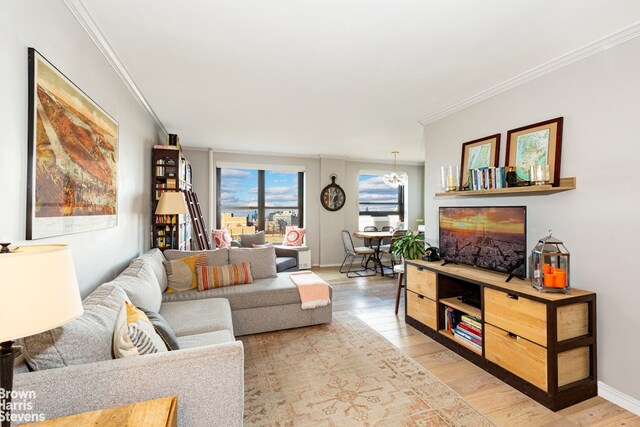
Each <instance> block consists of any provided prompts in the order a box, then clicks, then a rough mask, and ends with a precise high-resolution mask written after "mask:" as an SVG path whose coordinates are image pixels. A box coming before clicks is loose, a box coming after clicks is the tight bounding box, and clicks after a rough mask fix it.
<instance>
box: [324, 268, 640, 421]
mask: <svg viewBox="0 0 640 427" xmlns="http://www.w3.org/2000/svg"><path fill="white" fill-rule="evenodd" d="M313 271H314V272H315V273H317V274H318V275H320V276H321V277H322V278H323V279H324V280H326V281H327V282H328V283H330V284H331V285H332V286H333V312H334V313H338V312H349V313H351V314H354V315H356V316H357V317H359V318H360V319H362V320H363V321H364V322H366V323H367V324H368V325H369V326H371V327H372V328H373V329H375V330H376V331H378V332H379V333H380V334H381V335H383V336H384V337H385V338H387V339H388V340H389V341H390V342H391V343H393V344H394V345H395V346H396V347H398V348H399V349H401V350H402V351H404V352H405V353H407V354H408V355H409V356H411V357H412V358H413V359H414V360H416V361H417V362H418V363H420V364H421V365H422V366H424V367H425V368H426V369H428V370H429V371H430V372H431V373H433V374H434V375H435V376H437V377H438V378H439V379H440V380H442V381H443V382H445V383H446V384H447V385H449V387H451V388H452V389H453V390H455V391H456V392H457V393H458V394H459V395H460V396H462V397H463V398H464V399H465V400H466V401H467V402H469V403H470V404H471V405H472V406H474V407H475V408H476V409H477V410H478V411H480V412H481V413H482V414H483V415H485V416H486V417H487V418H489V419H490V420H491V421H493V422H494V423H495V424H496V425H499V426H525V425H526V426H640V417H637V416H635V415H634V414H633V413H631V412H629V411H626V410H625V409H622V408H620V407H619V406H617V405H614V404H613V403H611V402H609V401H608V400H605V399H603V398H601V397H595V398H593V399H589V400H587V401H584V402H582V403H579V404H577V405H574V406H571V407H569V408H566V409H563V410H561V411H558V412H552V411H550V410H549V409H547V408H545V407H544V406H542V405H540V404H539V403H537V402H536V401H534V400H532V399H530V398H529V397H527V396H525V395H524V394H522V393H520V392H519V391H517V390H516V389H514V388H512V387H511V386H509V385H507V384H505V383H503V382H502V381H500V380H498V379H497V378H495V377H494V376H493V375H491V374H489V373H487V372H485V371H484V370H482V369H480V368H478V367H477V366H475V365H474V364H473V363H471V362H468V361H467V360H466V359H464V358H462V357H460V356H458V355H457V354H456V353H454V352H452V351H450V350H449V349H447V348H446V347H444V346H442V345H441V344H439V343H437V342H435V341H434V340H432V339H431V338H429V337H427V336H426V335H424V334H422V333H420V332H419V331H418V330H416V329H414V328H413V327H411V326H408V325H406V324H405V323H404V296H403V298H402V299H401V300H400V311H399V313H398V316H396V315H395V314H394V305H395V299H396V290H397V279H392V278H390V277H389V278H381V277H380V276H379V275H378V276H374V277H369V278H354V279H347V278H346V277H345V275H344V274H340V273H339V272H338V271H337V268H315V269H314V270H313Z"/></svg>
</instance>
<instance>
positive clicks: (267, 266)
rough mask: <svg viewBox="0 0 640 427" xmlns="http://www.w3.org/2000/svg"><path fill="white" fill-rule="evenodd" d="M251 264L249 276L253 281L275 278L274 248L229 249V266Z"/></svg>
mask: <svg viewBox="0 0 640 427" xmlns="http://www.w3.org/2000/svg"><path fill="white" fill-rule="evenodd" d="M243 262H248V263H249V264H251V275H252V276H253V279H254V280H257V279H264V278H265V277H275V276H276V275H277V274H278V272H277V270H276V250H275V249H274V248H231V249H230V250H229V264H241V263H243Z"/></svg>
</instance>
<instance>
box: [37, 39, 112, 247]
mask: <svg viewBox="0 0 640 427" xmlns="http://www.w3.org/2000/svg"><path fill="white" fill-rule="evenodd" d="M28 147H29V150H28V151H29V153H28V174H29V176H28V179H27V239H28V240H32V239H40V238H45V237H50V236H59V235H63V234H71V233H78V232H83V231H92V230H99V229H103V228H109V227H115V226H116V225H117V207H118V197H117V196H118V195H117V188H118V187H117V168H118V122H116V121H115V120H114V119H113V118H112V117H111V116H109V114H107V113H106V112H105V111H104V110H103V109H102V108H100V106H98V105H97V104H96V103H95V102H93V100H91V98H89V97H88V96H87V95H86V94H85V93H84V92H82V91H81V90H80V89H79V88H78V87H77V86H76V85H75V84H73V82H71V81H70V80H69V79H67V77H65V75H64V74H62V73H61V72H60V71H58V70H57V69H56V68H55V67H54V66H53V65H52V64H51V63H49V62H48V61H47V60H46V59H45V58H44V57H43V56H42V55H40V54H39V53H38V51H36V50H35V49H33V48H29V129H28Z"/></svg>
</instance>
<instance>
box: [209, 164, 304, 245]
mask: <svg viewBox="0 0 640 427" xmlns="http://www.w3.org/2000/svg"><path fill="white" fill-rule="evenodd" d="M303 183H304V172H291V171H270V170H251V169H231V168H217V186H218V188H217V191H218V203H217V207H218V211H217V214H218V226H219V227H220V228H226V229H228V230H229V232H230V233H231V237H232V238H233V239H237V238H238V237H239V236H240V234H247V233H249V234H250V233H255V232H256V231H263V230H264V232H265V239H266V240H267V241H268V242H273V243H281V242H282V239H283V237H284V232H285V229H286V227H287V225H295V226H298V227H303V225H304V224H303V221H302V218H303V200H304V197H303V196H304V194H303V187H304V185H303Z"/></svg>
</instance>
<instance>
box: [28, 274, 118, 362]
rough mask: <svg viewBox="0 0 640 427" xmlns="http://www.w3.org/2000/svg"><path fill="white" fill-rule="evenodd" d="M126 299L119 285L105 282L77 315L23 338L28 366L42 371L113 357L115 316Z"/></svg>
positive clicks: (83, 304)
mask: <svg viewBox="0 0 640 427" xmlns="http://www.w3.org/2000/svg"><path fill="white" fill-rule="evenodd" d="M126 299H127V294H126V293H125V292H124V290H123V289H122V288H121V287H120V286H117V285H115V284H113V283H106V284H104V285H101V286H99V287H98V288H97V289H96V290H95V291H93V292H92V293H91V294H90V295H89V296H88V297H87V298H85V300H84V301H83V302H82V306H83V307H84V313H83V314H82V315H81V316H80V317H79V318H77V319H76V320H73V321H72V322H69V323H67V324H66V325H64V326H61V327H59V328H55V329H52V330H50V331H46V332H43V333H40V334H37V335H32V336H30V337H26V338H24V339H22V345H23V348H22V353H23V354H24V355H25V358H26V359H27V363H29V366H31V368H32V369H34V370H42V369H51V368H61V367H63V366H70V365H81V364H84V363H92V362H99V361H102V360H109V359H112V358H113V355H112V349H111V344H112V340H113V331H114V329H115V325H116V318H117V317H118V313H119V312H120V308H121V307H122V304H123V303H124V301H125V300H126Z"/></svg>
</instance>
